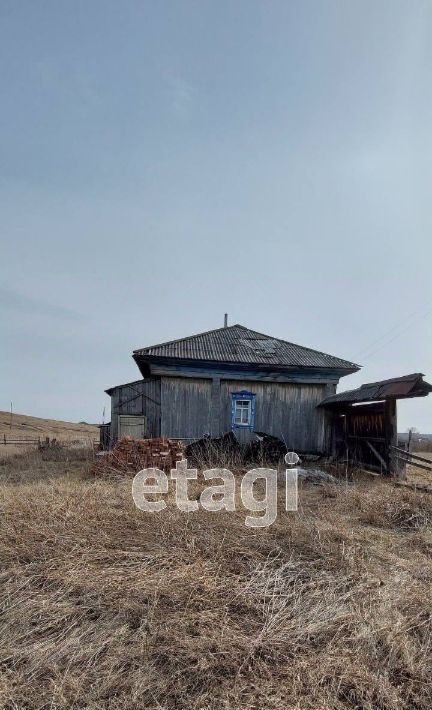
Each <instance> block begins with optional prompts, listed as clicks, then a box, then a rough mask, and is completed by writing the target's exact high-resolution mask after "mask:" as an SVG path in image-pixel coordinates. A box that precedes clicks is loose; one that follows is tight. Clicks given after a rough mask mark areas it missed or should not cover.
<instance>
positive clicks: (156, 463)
mask: <svg viewBox="0 0 432 710" xmlns="http://www.w3.org/2000/svg"><path fill="white" fill-rule="evenodd" d="M182 458H183V445H182V443H181V441H176V440H174V439H133V438H132V437H131V436H126V437H125V438H124V439H119V441H118V442H117V443H116V445H115V446H114V448H113V450H112V451H110V452H109V454H106V455H105V456H102V457H101V458H100V459H99V460H98V461H97V462H96V464H95V466H94V473H95V474H96V475H101V476H104V475H108V476H109V475H110V474H111V475H112V474H119V473H120V474H135V473H137V471H140V470H141V469H142V468H160V469H161V470H162V471H165V472H167V473H168V472H169V471H170V470H171V469H172V468H175V467H176V462H177V461H180V460H181V459H182Z"/></svg>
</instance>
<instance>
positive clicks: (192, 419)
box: [161, 377, 212, 439]
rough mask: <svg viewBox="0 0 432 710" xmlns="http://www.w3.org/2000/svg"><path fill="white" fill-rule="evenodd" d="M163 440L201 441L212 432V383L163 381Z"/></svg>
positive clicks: (204, 381) (169, 378)
mask: <svg viewBox="0 0 432 710" xmlns="http://www.w3.org/2000/svg"><path fill="white" fill-rule="evenodd" d="M161 400H162V420H161V431H162V436H168V437H173V438H181V439H185V438H191V439H194V438H196V439H199V438H201V437H202V436H203V435H204V434H207V433H210V431H211V403H212V380H208V379H199V378H187V379H186V378H182V377H162V378H161Z"/></svg>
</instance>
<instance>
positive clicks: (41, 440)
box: [0, 434, 99, 449]
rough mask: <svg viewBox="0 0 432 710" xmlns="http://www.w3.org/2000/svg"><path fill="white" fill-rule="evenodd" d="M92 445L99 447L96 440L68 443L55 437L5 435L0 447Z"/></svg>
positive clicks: (1, 439) (42, 447) (70, 441)
mask: <svg viewBox="0 0 432 710" xmlns="http://www.w3.org/2000/svg"><path fill="white" fill-rule="evenodd" d="M90 443H91V445H92V446H93V447H96V446H99V442H98V441H97V440H96V439H70V440H68V441H60V440H59V439H57V438H54V437H51V438H50V437H49V436H46V437H40V436H37V437H29V436H6V434H3V436H2V437H0V446H1V445H3V446H35V447H36V446H37V447H38V448H39V449H44V448H49V447H50V446H56V445H62V446H65V445H69V446H72V445H78V446H88V445H89V444H90Z"/></svg>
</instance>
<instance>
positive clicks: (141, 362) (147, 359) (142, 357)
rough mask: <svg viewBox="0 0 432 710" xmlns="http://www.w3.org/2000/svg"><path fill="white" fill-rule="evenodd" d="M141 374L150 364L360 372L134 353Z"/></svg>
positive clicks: (342, 374) (350, 368) (341, 374)
mask: <svg viewBox="0 0 432 710" xmlns="http://www.w3.org/2000/svg"><path fill="white" fill-rule="evenodd" d="M132 357H133V359H134V360H135V362H136V364H137V366H138V368H139V370H140V372H141V374H143V375H144V376H145V375H146V374H148V370H149V368H150V369H151V365H152V364H158V363H159V364H168V365H177V366H178V365H181V366H184V367H191V368H192V367H199V366H204V367H210V368H217V367H222V368H226V369H228V370H240V371H242V370H248V369H249V370H250V369H251V368H253V369H254V370H262V371H263V372H274V371H276V370H277V371H281V372H287V373H289V372H292V371H295V370H299V369H300V370H304V371H305V372H331V373H333V374H334V375H335V377H345V376H346V375H351V374H353V373H355V372H358V371H359V370H360V366H358V365H354V363H352V365H351V363H347V366H346V367H345V366H341V365H335V366H332V365H326V366H321V367H318V366H311V365H283V364H272V363H269V364H265V363H256V362H232V361H225V360H204V359H196V358H195V359H194V358H179V357H167V356H159V355H147V354H144V353H142V352H138V351H134V352H133V354H132Z"/></svg>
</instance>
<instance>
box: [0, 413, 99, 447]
mask: <svg viewBox="0 0 432 710" xmlns="http://www.w3.org/2000/svg"><path fill="white" fill-rule="evenodd" d="M5 436H6V440H8V439H15V438H16V439H25V438H31V439H37V438H38V437H40V438H41V439H45V438H46V437H47V436H48V437H49V438H50V439H52V438H56V439H58V440H59V441H74V440H81V441H85V440H89V441H93V440H95V439H99V429H98V427H97V426H96V425H95V424H84V423H78V424H76V423H74V422H63V421H60V420H58V419H42V418H40V417H30V416H27V415H26V414H13V415H12V426H11V415H10V412H1V411H0V457H1V456H4V455H10V454H12V453H17V451H22V448H23V447H21V446H20V447H15V446H11V445H7V446H5V445H4V443H2V442H4V437H5Z"/></svg>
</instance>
